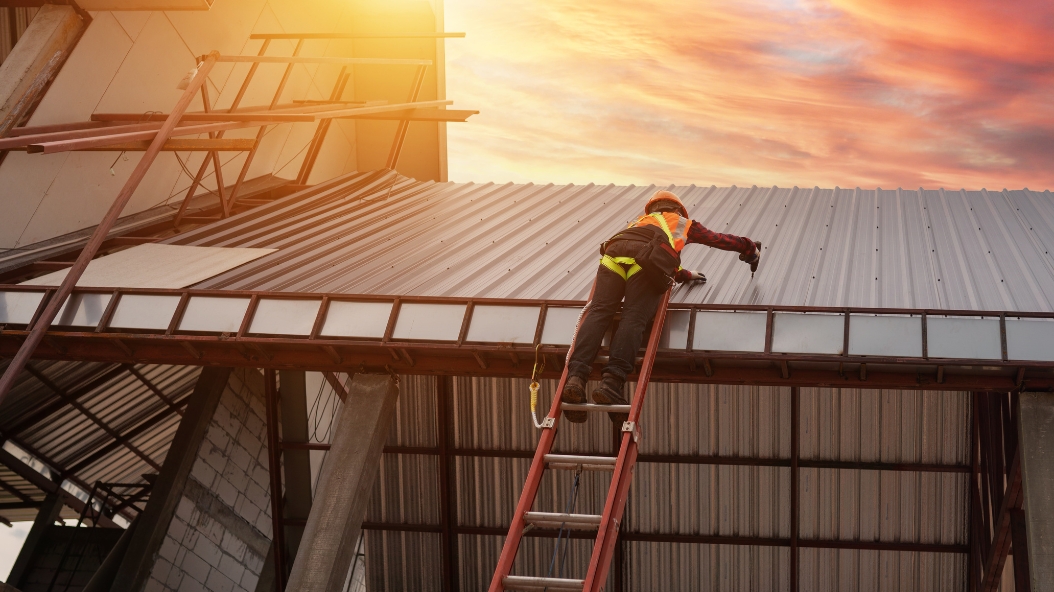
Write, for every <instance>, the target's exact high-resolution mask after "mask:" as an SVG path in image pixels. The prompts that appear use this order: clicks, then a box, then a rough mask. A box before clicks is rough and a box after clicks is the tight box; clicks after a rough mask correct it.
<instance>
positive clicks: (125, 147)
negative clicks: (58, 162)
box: [10, 138, 256, 152]
mask: <svg viewBox="0 0 1054 592" xmlns="http://www.w3.org/2000/svg"><path fill="white" fill-rule="evenodd" d="M254 144H256V140H254V139H252V138H220V139H216V140H213V139H209V138H202V139H172V140H169V141H167V142H165V143H164V145H162V146H161V151H162V152H197V151H215V152H245V151H248V150H252V148H253V145H254ZM149 147H150V140H139V141H136V142H121V143H120V144H108V145H106V146H92V147H90V148H78V149H77V150H71V151H70V152H143V151H145V150H146V149H147V148H149ZM10 150H13V151H22V152H26V151H28V147H25V146H23V147H22V148H11V149H10Z"/></svg>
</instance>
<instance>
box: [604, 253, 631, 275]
mask: <svg viewBox="0 0 1054 592" xmlns="http://www.w3.org/2000/svg"><path fill="white" fill-rule="evenodd" d="M620 263H624V264H626V265H629V266H630V268H629V270H627V269H626V268H624V267H622V265H619V264H620ZM600 264H601V265H603V266H604V267H606V268H608V269H610V270H611V271H614V272H615V273H617V274H619V276H620V277H621V278H622V279H624V280H628V279H629V278H631V277H633V275H634V274H636V273H637V272H638V271H640V269H641V267H640V265H637V261H636V260H635V259H633V257H611V256H610V255H604V256H603V257H601V258H600Z"/></svg>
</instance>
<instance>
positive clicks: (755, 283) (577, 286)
mask: <svg viewBox="0 0 1054 592" xmlns="http://www.w3.org/2000/svg"><path fill="white" fill-rule="evenodd" d="M657 188H658V187H656V186H648V187H635V186H628V187H627V186H615V185H608V186H597V185H585V186H576V185H566V186H556V185H533V184H527V185H515V184H506V185H495V184H475V183H434V182H419V181H414V180H411V179H408V178H405V177H400V176H398V175H397V174H396V173H392V172H383V171H378V172H372V173H354V174H350V175H346V176H343V177H340V178H337V179H334V180H332V181H329V182H327V183H324V184H320V185H318V186H315V187H313V188H311V189H307V190H305V191H302V192H299V193H296V194H293V195H291V196H288V197H286V198H283V199H279V200H276V201H275V202H273V203H271V204H268V205H265V206H262V207H258V208H254V209H252V210H250V211H247V212H245V213H242V214H239V215H237V216H234V217H231V218H229V219H227V220H223V221H219V222H216V223H213V224H210V225H208V226H204V227H201V228H198V229H195V230H192V231H190V232H187V233H184V234H181V235H178V236H175V237H172V238H170V239H168V240H167V241H166V242H169V243H172V244H183V245H206V246H231V247H234V246H237V247H270V248H277V249H279V251H278V252H276V253H274V254H272V255H270V256H268V257H264V258H262V259H260V260H258V261H255V262H253V263H250V264H247V265H244V266H242V267H239V268H237V269H235V270H233V271H230V272H227V273H224V274H221V275H219V276H216V277H214V278H211V279H209V280H207V281H205V282H202V283H201V284H198V285H197V287H200V288H219V289H245V290H248V289H257V290H274V291H283V292H331V293H332V292H339V293H358V294H389V295H418V296H462V297H477V298H482V297H495V298H537V299H568V300H573V299H579V300H581V299H585V297H586V295H587V294H588V291H589V286H590V282H591V280H592V276H593V274H594V273H595V267H596V258H597V247H598V245H599V244H600V243H601V242H602V241H603V240H604V239H606V238H607V237H608V236H610V235H611V234H613V233H614V232H615V231H617V230H618V229H619V228H621V227H622V226H624V225H625V224H626V223H627V222H628V221H630V220H633V219H635V217H636V216H637V215H638V214H639V213H640V210H641V207H642V205H643V203H644V202H645V200H646V198H647V196H649V195H650V194H651V193H652V192H654V191H655V190H656V189H657ZM665 188H667V189H670V190H672V191H674V192H675V193H677V194H678V195H680V196H681V197H682V199H683V200H684V202H685V204H686V205H687V206H688V209H689V213H690V214H691V215H692V217H693V218H694V219H696V220H698V221H700V222H701V223H703V224H704V225H705V226H707V227H709V228H711V229H713V230H717V231H722V232H729V233H733V234H738V235H742V236H749V237H750V238H752V239H755V240H760V241H762V243H763V244H764V254H763V258H762V264H761V269H760V270H759V271H758V273H757V275H756V276H755V277H754V278H753V279H752V278H751V276H750V272H749V270H748V269H747V267H746V266H745V265H743V264H742V263H740V262H739V261H738V260H737V258H736V256H735V255H734V254H729V253H723V252H719V251H717V250H716V249H710V248H706V247H703V246H689V247H687V248H686V249H685V251H684V254H683V260H684V266H685V267H687V268H694V269H698V270H700V271H702V272H704V273H705V274H706V276H707V277H708V278H709V281H708V283H707V284H706V285H704V286H685V287H681V288H678V289H677V291H676V292H675V293H674V297H673V301H674V302H689V303H708V304H762V305H807V306H858V307H874V308H935V309H936V308H940V309H958V310H1002V311H1041V312H1045V311H1051V310H1054V301H1052V300H1051V296H1050V294H1054V257H1052V256H1051V251H1052V250H1054V249H1052V247H1054V200H1052V199H1051V195H1050V192H1049V191H1045V192H1042V193H1039V192H1035V191H1030V190H1028V189H1023V190H1014V191H1008V190H1003V191H999V192H995V191H987V190H981V191H965V190H960V191H947V190H944V189H938V190H926V189H918V190H902V189H893V190H886V189H859V188H857V189H840V188H835V189H820V188H811V189H802V188H798V187H793V188H780V187H770V188H762V187H723V188H719V187H712V186H711V187H697V186H694V185H692V186H688V187H680V186H669V187H665Z"/></svg>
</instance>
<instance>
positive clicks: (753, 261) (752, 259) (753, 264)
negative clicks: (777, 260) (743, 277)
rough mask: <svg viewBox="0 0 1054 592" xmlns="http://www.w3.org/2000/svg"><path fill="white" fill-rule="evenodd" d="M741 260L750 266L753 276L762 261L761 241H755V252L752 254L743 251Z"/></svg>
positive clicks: (740, 256)
mask: <svg viewBox="0 0 1054 592" xmlns="http://www.w3.org/2000/svg"><path fill="white" fill-rule="evenodd" d="M739 260H740V261H743V262H745V263H746V264H747V265H749V266H750V275H751V276H752V277H753V275H754V272H755V271H757V270H758V263H760V262H761V241H754V254H753V255H752V256H748V255H747V254H746V253H741V254H740V255H739Z"/></svg>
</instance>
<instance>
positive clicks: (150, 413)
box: [0, 360, 201, 519]
mask: <svg viewBox="0 0 1054 592" xmlns="http://www.w3.org/2000/svg"><path fill="white" fill-rule="evenodd" d="M5 365H6V364H5ZM32 367H33V370H35V371H36V372H37V373H39V374H40V376H41V377H43V379H44V380H47V383H45V382H44V381H43V380H42V379H41V378H39V377H37V376H35V375H34V374H32V373H30V372H23V373H22V374H21V376H20V377H19V381H18V382H17V383H16V386H15V388H14V389H12V391H11V394H10V397H9V398H8V399H7V400H6V401H5V403H4V407H3V408H2V409H0V433H2V434H3V436H4V438H5V439H10V440H12V441H13V442H14V443H15V444H16V445H18V446H19V447H21V448H23V449H25V450H26V451H27V452H29V453H30V454H32V455H33V456H34V457H36V458H37V459H38V460H41V461H43V462H44V463H46V464H48V465H49V466H51V467H52V468H53V469H56V470H60V471H70V470H74V469H75V471H74V472H73V474H71V475H69V476H70V477H74V478H76V479H78V480H79V481H80V482H81V483H83V484H85V485H86V487H88V488H90V487H91V485H92V484H94V483H95V482H96V481H102V482H105V483H115V482H122V483H142V482H143V479H142V475H143V474H144V473H153V472H156V469H155V468H154V467H153V466H151V465H150V464H149V463H148V462H147V461H146V460H145V459H144V458H143V456H145V457H147V458H149V459H150V460H151V461H152V462H154V463H155V464H157V465H159V466H160V465H161V464H162V463H164V460H165V455H166V454H167V453H168V448H169V446H170V445H171V443H172V438H173V436H174V435H175V432H176V429H177V427H178V426H179V420H180V416H179V415H178V414H176V413H170V407H169V406H168V404H167V403H165V402H164V401H162V400H161V398H160V397H158V396H157V395H156V394H155V393H154V392H153V391H152V390H151V389H149V388H148V387H147V386H146V385H145V384H144V383H143V382H142V381H140V380H139V379H138V378H137V377H136V376H134V375H133V374H132V373H131V372H129V371H128V370H127V369H125V368H122V367H121V366H119V365H115V364H95V363H88V362H52V361H43V360H38V361H33V362H32ZM134 369H135V370H136V371H138V372H139V373H140V374H141V375H142V376H143V377H144V378H145V379H146V380H148V381H150V383H151V384H153V385H154V386H156V387H157V388H158V389H159V390H160V391H161V392H162V393H164V394H165V395H166V396H167V397H168V398H169V400H170V401H174V402H176V403H177V404H181V403H184V402H185V400H186V397H188V396H189V394H190V392H191V391H192V390H193V388H194V383H195V381H196V380H197V376H198V374H199V373H200V371H201V369H200V368H197V367H193V366H158V365H136V366H134ZM53 387H57V388H59V389H61V390H62V391H64V392H65V393H67V394H68V395H69V396H70V397H72V398H74V399H75V400H76V402H77V404H78V405H79V406H80V407H81V408H77V406H74V405H72V404H70V403H69V402H68V400H67V399H66V398H64V397H62V396H60V395H59V394H57V393H56V392H55V390H54V388H53ZM85 411H86V412H87V413H88V414H91V415H92V416H94V418H95V419H96V420H98V421H95V420H93V419H91V418H89V417H88V415H87V414H86V413H85ZM159 416H164V417H159ZM100 423H101V424H102V425H100ZM115 434H116V435H118V436H121V437H122V438H124V440H125V442H126V443H127V445H125V444H122V443H120V442H118V440H117V438H115ZM132 448H135V449H136V450H138V451H139V452H141V453H142V454H143V456H140V455H139V454H137V453H136V452H135V451H133V450H132ZM0 479H2V480H3V481H4V482H6V483H9V484H11V485H14V486H15V487H16V488H18V489H20V490H23V491H26V492H32V494H33V495H32V497H34V499H38V500H39V499H43V494H41V493H40V491H39V490H37V489H36V488H35V487H34V486H32V485H30V484H29V483H28V482H25V481H24V480H21V479H19V478H17V477H15V476H14V474H13V473H10V474H8V473H7V470H6V469H4V471H0ZM15 501H19V500H18V499H17V497H16V496H14V495H13V494H12V493H10V492H8V491H5V490H2V489H0V503H3V502H15ZM21 512H22V513H21V514H16V513H8V512H3V515H5V516H8V517H11V518H12V519H19V518H20V519H32V517H33V516H34V515H35V511H30V512H29V513H28V515H23V514H26V512H24V511H21Z"/></svg>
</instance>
